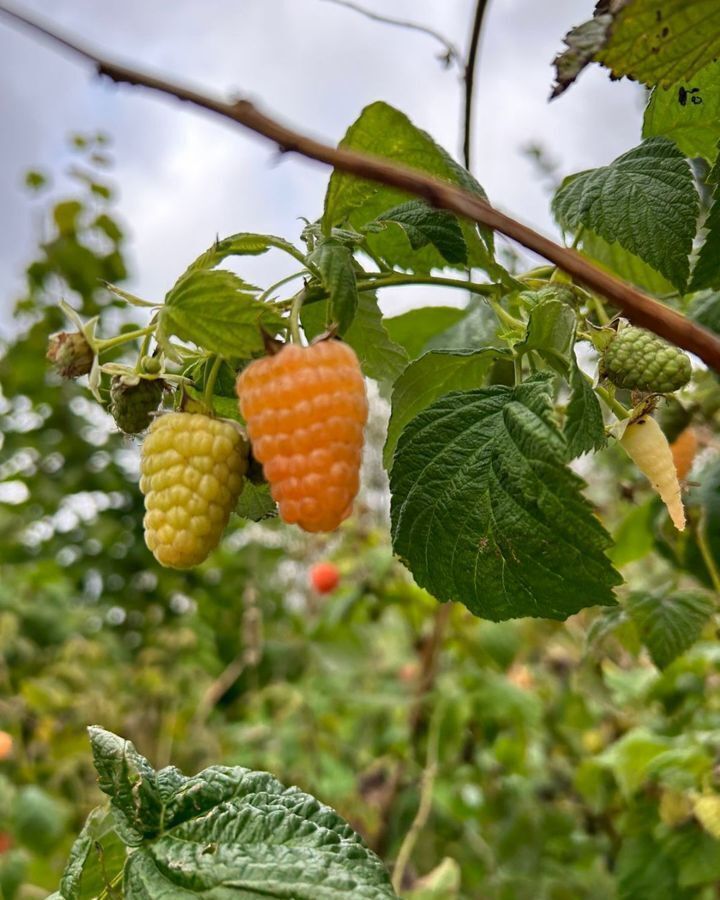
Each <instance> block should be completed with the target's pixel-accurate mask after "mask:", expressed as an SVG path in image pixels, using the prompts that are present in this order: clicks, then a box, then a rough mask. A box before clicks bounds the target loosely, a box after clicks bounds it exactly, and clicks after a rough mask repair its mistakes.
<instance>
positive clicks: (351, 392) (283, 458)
mask: <svg viewBox="0 0 720 900" xmlns="http://www.w3.org/2000/svg"><path fill="white" fill-rule="evenodd" d="M237 393H238V397H239V398H240V412H241V413H242V415H243V418H244V419H245V421H246V422H247V428H248V434H249V436H250V440H251V441H252V447H253V454H254V456H255V458H256V459H257V460H258V461H259V462H261V463H262V466H263V471H264V473H265V477H266V478H267V480H268V481H269V482H270V488H271V493H272V496H273V499H274V500H275V501H276V502H277V504H278V506H279V507H280V516H281V518H282V519H283V521H284V522H288V523H291V524H298V525H299V526H300V527H301V528H303V529H305V531H333V530H334V529H335V528H337V527H338V525H339V524H340V523H341V522H342V521H343V519H346V518H347V517H348V516H349V515H350V512H351V511H352V502H353V500H354V499H355V495H356V494H357V492H358V487H359V484H360V461H361V456H362V447H363V429H364V427H365V422H366V421H367V397H366V396H365V382H364V380H363V376H362V372H361V371H360V364H359V363H358V359H357V356H355V353H354V352H353V350H352V349H351V348H350V347H348V345H347V344H343V343H342V342H341V341H335V340H327V341H320V342H319V343H317V344H313V345H312V346H310V347H299V346H297V345H294V344H286V345H285V346H284V347H283V348H282V350H280V352H279V353H277V354H276V355H275V356H266V357H264V358H263V359H259V360H256V361H255V362H253V363H250V365H249V366H248V367H247V368H246V369H245V370H244V371H243V372H241V373H240V375H239V377H238V380H237Z"/></svg>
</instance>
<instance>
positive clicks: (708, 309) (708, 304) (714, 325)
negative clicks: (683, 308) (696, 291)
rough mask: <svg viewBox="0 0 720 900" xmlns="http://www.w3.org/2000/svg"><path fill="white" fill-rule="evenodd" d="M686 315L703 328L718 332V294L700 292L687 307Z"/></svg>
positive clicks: (719, 317) (719, 316)
mask: <svg viewBox="0 0 720 900" xmlns="http://www.w3.org/2000/svg"><path fill="white" fill-rule="evenodd" d="M687 315H688V318H690V319H692V320H693V322H697V324H698V325H702V326H703V328H708V329H709V330H710V331H714V332H715V334H720V294H715V293H712V294H702V295H700V296H698V297H695V298H694V299H693V302H692V303H691V304H690V306H689V308H688V311H687Z"/></svg>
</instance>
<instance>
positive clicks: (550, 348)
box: [516, 300, 577, 375]
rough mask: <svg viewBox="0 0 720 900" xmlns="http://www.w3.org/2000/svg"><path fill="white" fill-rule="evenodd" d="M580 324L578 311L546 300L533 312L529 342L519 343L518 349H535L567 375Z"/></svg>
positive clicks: (526, 337)
mask: <svg viewBox="0 0 720 900" xmlns="http://www.w3.org/2000/svg"><path fill="white" fill-rule="evenodd" d="M576 324H577V319H576V318H575V312H574V310H573V309H572V307H570V306H568V305H567V303H563V302H562V301H561V300H544V301H542V302H541V303H538V304H537V306H534V307H533V308H532V310H531V311H530V318H529V319H528V324H527V331H526V334H525V339H524V340H523V341H521V342H520V343H519V344H516V349H517V350H518V352H520V353H527V352H528V351H530V350H535V351H536V352H537V353H539V354H540V356H542V358H543V359H544V360H545V361H546V362H547V363H548V364H549V365H551V366H552V367H553V369H555V370H556V371H557V372H560V373H561V374H563V375H566V374H567V373H568V370H569V366H570V355H571V352H572V348H573V342H574V340H575V326H576Z"/></svg>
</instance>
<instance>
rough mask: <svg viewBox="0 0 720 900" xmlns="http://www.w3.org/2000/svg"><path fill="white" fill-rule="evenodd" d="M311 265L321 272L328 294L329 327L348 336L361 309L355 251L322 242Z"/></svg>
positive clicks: (335, 242) (327, 324)
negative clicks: (359, 306) (333, 326)
mask: <svg viewBox="0 0 720 900" xmlns="http://www.w3.org/2000/svg"><path fill="white" fill-rule="evenodd" d="M308 266H310V267H311V268H314V269H316V270H317V271H318V274H319V275H320V281H321V284H322V286H323V287H324V288H325V290H326V291H327V293H328V297H329V301H328V304H327V306H326V309H327V321H326V323H325V324H326V326H327V327H330V326H331V325H336V326H337V328H338V331H339V332H340V334H345V332H346V331H347V330H348V328H349V327H350V325H351V324H352V321H353V319H354V318H355V312H356V311H357V307H358V289H357V280H356V278H355V263H354V260H353V255H352V251H351V250H350V249H349V248H348V247H346V246H345V245H344V244H341V243H339V242H338V241H336V240H333V239H332V238H330V239H329V240H324V241H321V242H320V243H319V244H318V245H317V247H316V248H315V250H313V252H312V253H311V254H310V256H308Z"/></svg>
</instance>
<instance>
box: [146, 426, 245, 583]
mask: <svg viewBox="0 0 720 900" xmlns="http://www.w3.org/2000/svg"><path fill="white" fill-rule="evenodd" d="M246 470H247V443H246V441H245V439H244V438H243V436H242V434H241V432H240V429H239V428H238V427H237V426H236V425H235V423H234V422H229V421H225V420H222V419H213V418H211V417H210V416H206V415H203V414H201V413H168V414H166V415H164V416H160V417H159V418H156V419H155V420H154V421H153V423H152V424H151V426H150V431H149V433H148V436H147V437H146V438H145V441H144V443H143V447H142V455H141V472H142V476H141V478H140V490H141V491H142V492H143V494H144V495H145V510H146V512H145V519H144V522H143V524H144V526H145V543H146V544H147V546H148V548H149V549H150V550H151V551H152V554H153V556H154V557H155V559H156V560H157V561H158V562H159V563H160V564H161V565H163V566H169V567H172V568H174V569H188V568H191V567H192V566H196V565H198V564H199V563H201V562H202V561H203V560H204V559H206V558H207V557H208V556H209V554H210V553H211V551H212V550H214V549H215V547H217V545H218V544H219V543H220V538H221V537H222V533H223V531H224V530H225V526H226V525H227V523H228V520H229V518H230V514H231V512H232V511H233V509H234V508H235V505H236V504H237V501H238V498H239V496H240V493H241V491H242V489H243V486H244V483H245V482H244V477H245V472H246Z"/></svg>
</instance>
